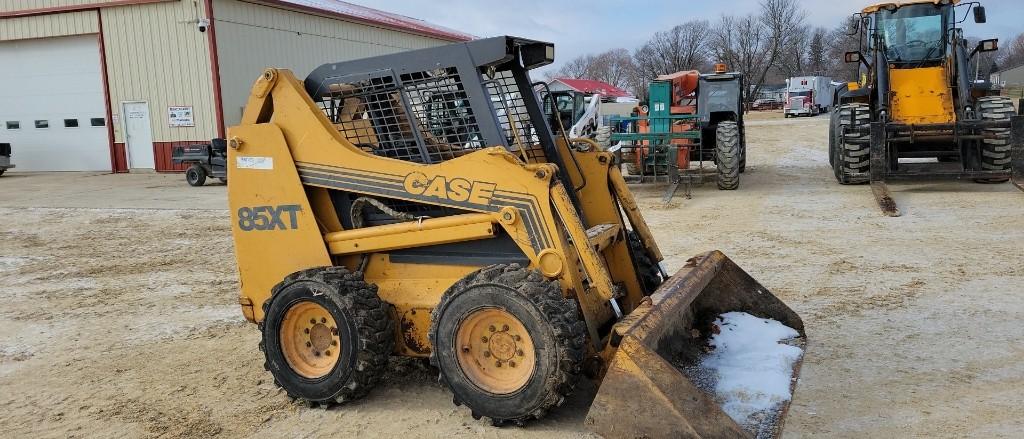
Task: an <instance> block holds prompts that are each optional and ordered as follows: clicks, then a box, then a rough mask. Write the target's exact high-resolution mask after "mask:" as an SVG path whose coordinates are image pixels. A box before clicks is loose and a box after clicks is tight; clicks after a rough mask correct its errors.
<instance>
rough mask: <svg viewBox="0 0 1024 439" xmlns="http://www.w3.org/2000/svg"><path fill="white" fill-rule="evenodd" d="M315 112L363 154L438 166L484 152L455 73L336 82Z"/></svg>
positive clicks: (448, 70)
mask: <svg viewBox="0 0 1024 439" xmlns="http://www.w3.org/2000/svg"><path fill="white" fill-rule="evenodd" d="M322 89H323V90H326V92H325V93H324V94H322V95H321V96H319V98H320V102H319V105H320V107H321V108H322V109H323V110H324V113H325V114H326V115H327V118H328V119H330V120H331V122H332V123H334V126H335V127H336V128H337V129H338V131H340V132H341V133H342V134H343V135H344V136H345V137H347V138H348V139H349V141H351V142H352V143H353V144H355V145H356V146H358V147H360V148H362V149H363V150H365V151H367V152H372V153H374V154H377V155H380V156H384V157H390V158H395V159H399V160H408V161H412V162H417V163H438V162H443V161H445V160H450V159H453V158H456V157H459V156H462V155H465V154H467V153H470V152H473V151H476V150H478V149H481V148H484V147H486V146H489V145H486V144H485V142H484V141H483V138H482V136H481V135H480V128H479V126H478V124H477V120H476V117H475V116H474V111H473V110H474V109H473V108H471V107H470V105H469V101H468V100H467V95H466V90H465V89H464V87H463V84H462V81H461V80H460V77H459V74H458V72H457V71H456V69H455V68H454V67H450V68H446V69H436V70H431V71H425V72H416V73H408V74H402V75H400V76H399V77H397V78H396V77H395V75H393V74H392V72H391V71H382V72H377V73H376V74H363V75H352V76H349V77H342V78H337V79H336V80H334V81H332V83H331V84H329V85H326V86H324V87H323V88H322Z"/></svg>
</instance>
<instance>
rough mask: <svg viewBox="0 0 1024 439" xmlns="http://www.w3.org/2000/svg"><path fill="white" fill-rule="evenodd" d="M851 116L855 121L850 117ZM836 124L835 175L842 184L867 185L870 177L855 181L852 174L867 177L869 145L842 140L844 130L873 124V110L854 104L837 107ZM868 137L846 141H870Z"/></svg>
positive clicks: (861, 136) (833, 164) (834, 134)
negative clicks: (861, 174) (863, 174)
mask: <svg viewBox="0 0 1024 439" xmlns="http://www.w3.org/2000/svg"><path fill="white" fill-rule="evenodd" d="M851 116H852V117H851ZM831 117H832V118H833V119H838V120H834V123H835V130H833V133H832V134H833V136H832V137H833V140H832V142H834V144H835V147H834V148H830V149H832V150H833V154H834V157H833V159H832V171H833V173H834V174H835V176H836V181H838V182H839V184H864V183H867V182H868V178H867V177H854V176H853V174H860V173H868V172H870V170H871V147H870V146H869V145H868V144H859V143H851V142H846V141H844V140H843V130H844V129H845V128H847V127H849V128H860V127H862V126H865V125H868V124H870V123H871V109H870V107H868V105H867V104H861V103H852V104H842V105H840V106H838V107H836V111H834V112H833V113H832V116H831ZM870 138H871V136H870V135H868V134H858V135H853V134H851V135H849V136H846V139H847V140H860V141H867V140H869V139H870Z"/></svg>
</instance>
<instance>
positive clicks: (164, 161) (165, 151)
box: [114, 139, 210, 172]
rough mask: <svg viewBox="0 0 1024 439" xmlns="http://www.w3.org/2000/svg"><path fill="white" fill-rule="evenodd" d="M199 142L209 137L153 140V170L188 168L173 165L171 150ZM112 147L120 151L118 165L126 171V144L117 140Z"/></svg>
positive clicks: (164, 170) (182, 169)
mask: <svg viewBox="0 0 1024 439" xmlns="http://www.w3.org/2000/svg"><path fill="white" fill-rule="evenodd" d="M200 143H210V139H206V140H181V141H175V142H153V163H154V165H155V171H156V172H183V171H184V170H186V169H188V165H175V164H174V163H173V162H171V152H173V151H174V147H175V146H183V145H197V144H200ZM114 148H115V149H117V151H119V153H120V157H121V159H120V160H122V162H121V163H119V165H120V166H122V167H123V168H124V169H126V170H125V171H122V172H128V171H127V168H128V166H127V163H124V162H123V160H124V157H125V154H124V151H125V148H127V145H125V144H124V143H123V142H118V143H115V144H114Z"/></svg>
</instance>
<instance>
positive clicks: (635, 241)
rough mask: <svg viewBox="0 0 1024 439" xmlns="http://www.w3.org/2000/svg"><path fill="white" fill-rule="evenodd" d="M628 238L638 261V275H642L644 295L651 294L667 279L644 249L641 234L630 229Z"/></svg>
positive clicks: (635, 259) (641, 282)
mask: <svg viewBox="0 0 1024 439" xmlns="http://www.w3.org/2000/svg"><path fill="white" fill-rule="evenodd" d="M626 239H627V240H628V241H629V250H630V252H632V253H633V258H634V261H635V262H636V268H637V275H639V277H640V285H641V286H642V287H643V288H644V295H645V296H650V295H651V294H652V293H654V291H655V290H657V289H658V287H660V286H661V283H662V282H664V281H665V280H664V279H663V278H662V277H661V268H660V267H658V264H657V263H655V262H654V260H653V259H651V256H650V255H648V254H647V250H646V249H644V245H643V243H642V242H641V241H640V236H639V235H637V234H636V232H634V231H632V230H630V231H629V232H628V233H626Z"/></svg>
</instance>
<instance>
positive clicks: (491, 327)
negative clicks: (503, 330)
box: [487, 325, 497, 332]
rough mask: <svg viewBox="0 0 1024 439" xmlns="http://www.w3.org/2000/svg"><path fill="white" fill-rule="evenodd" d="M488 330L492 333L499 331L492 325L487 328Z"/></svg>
mask: <svg viewBox="0 0 1024 439" xmlns="http://www.w3.org/2000/svg"><path fill="white" fill-rule="evenodd" d="M487 330H488V331H491V332H494V331H497V329H496V328H495V327H494V325H491V326H489V327H488V328H487Z"/></svg>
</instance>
